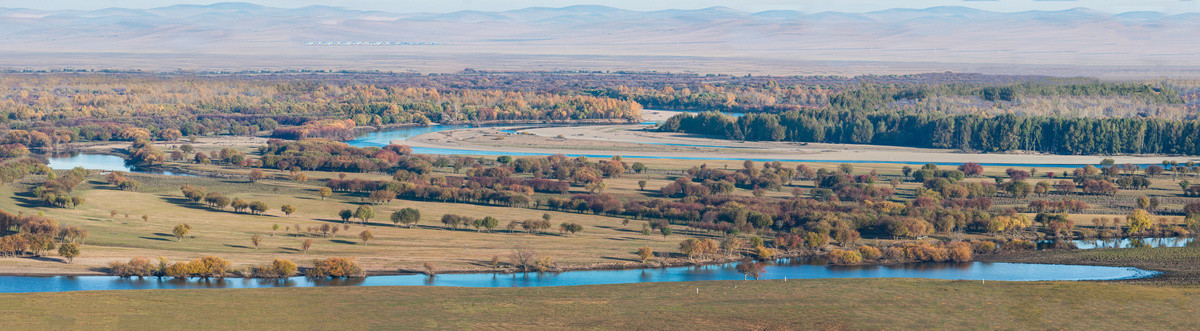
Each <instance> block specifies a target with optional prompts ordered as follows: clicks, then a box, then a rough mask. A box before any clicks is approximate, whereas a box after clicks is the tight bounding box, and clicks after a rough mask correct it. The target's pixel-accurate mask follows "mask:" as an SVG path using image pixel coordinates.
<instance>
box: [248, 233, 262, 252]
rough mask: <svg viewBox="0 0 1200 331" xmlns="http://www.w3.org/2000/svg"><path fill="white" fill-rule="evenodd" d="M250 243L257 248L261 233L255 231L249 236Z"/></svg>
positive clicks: (260, 240) (260, 242) (260, 241)
mask: <svg viewBox="0 0 1200 331" xmlns="http://www.w3.org/2000/svg"><path fill="white" fill-rule="evenodd" d="M250 244H251V245H254V249H258V245H259V244H262V235H260V234H257V233H255V234H254V235H253V236H250Z"/></svg>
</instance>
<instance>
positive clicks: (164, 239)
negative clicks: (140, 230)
mask: <svg viewBox="0 0 1200 331" xmlns="http://www.w3.org/2000/svg"><path fill="white" fill-rule="evenodd" d="M138 238H142V239H148V240H158V241H175V239H171V238H163V237H138Z"/></svg>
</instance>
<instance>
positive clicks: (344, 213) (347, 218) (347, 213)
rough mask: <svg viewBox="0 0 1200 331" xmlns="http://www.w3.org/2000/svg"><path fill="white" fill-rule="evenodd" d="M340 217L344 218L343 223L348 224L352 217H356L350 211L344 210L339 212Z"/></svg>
mask: <svg viewBox="0 0 1200 331" xmlns="http://www.w3.org/2000/svg"><path fill="white" fill-rule="evenodd" d="M338 217H341V218H342V223H346V222H349V221H350V218H351V217H354V212H353V211H350V210H349V209H342V210H341V211H339V212H338Z"/></svg>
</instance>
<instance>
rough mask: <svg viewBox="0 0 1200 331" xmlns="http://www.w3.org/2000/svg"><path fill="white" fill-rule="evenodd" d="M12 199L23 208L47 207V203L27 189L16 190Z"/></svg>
mask: <svg viewBox="0 0 1200 331" xmlns="http://www.w3.org/2000/svg"><path fill="white" fill-rule="evenodd" d="M13 201H14V202H16V205H17V206H19V207H23V208H38V207H47V206H48V205H47V204H46V203H45V202H42V200H40V199H38V198H37V197H36V196H34V195H33V193H31V192H29V191H22V192H16V193H14V194H13Z"/></svg>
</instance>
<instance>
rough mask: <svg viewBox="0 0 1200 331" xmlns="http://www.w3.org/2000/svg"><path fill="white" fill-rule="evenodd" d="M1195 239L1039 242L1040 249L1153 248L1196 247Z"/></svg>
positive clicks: (1165, 238) (1115, 239) (1164, 238)
mask: <svg viewBox="0 0 1200 331" xmlns="http://www.w3.org/2000/svg"><path fill="white" fill-rule="evenodd" d="M1195 239H1196V238H1193V237H1161V238H1114V239H1080V240H1058V241H1051V240H1044V241H1039V242H1038V249H1074V248H1078V249H1097V248H1153V247H1196V245H1200V244H1198V243H1196V241H1195Z"/></svg>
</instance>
